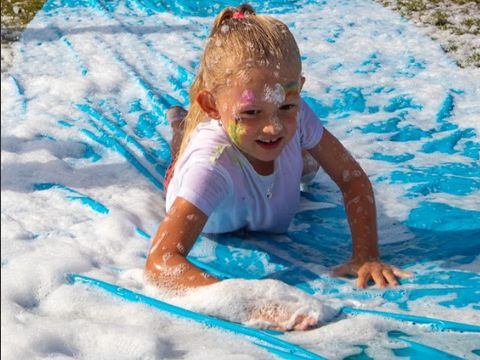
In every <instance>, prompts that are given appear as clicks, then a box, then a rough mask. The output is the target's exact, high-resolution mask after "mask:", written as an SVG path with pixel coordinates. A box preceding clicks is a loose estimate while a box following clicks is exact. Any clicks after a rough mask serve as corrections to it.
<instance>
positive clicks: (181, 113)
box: [146, 5, 409, 329]
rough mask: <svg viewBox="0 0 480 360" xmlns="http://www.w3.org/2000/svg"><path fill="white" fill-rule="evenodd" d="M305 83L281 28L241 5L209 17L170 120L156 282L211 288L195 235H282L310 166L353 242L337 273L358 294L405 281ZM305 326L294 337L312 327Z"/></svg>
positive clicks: (150, 262) (357, 171)
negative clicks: (191, 257) (326, 181)
mask: <svg viewBox="0 0 480 360" xmlns="http://www.w3.org/2000/svg"><path fill="white" fill-rule="evenodd" d="M304 81H305V78H304V77H303V76H302V64H301V61H300V53H299V49H298V46H297V44H296V42H295V39H294V38H293V35H292V34H291V32H290V31H289V29H288V28H287V26H286V25H285V24H283V23H282V22H280V21H278V20H276V19H274V18H272V17H269V16H262V15H256V14H255V12H254V10H253V8H252V7H251V6H249V5H242V6H240V7H239V8H237V9H234V8H227V9H225V10H223V11H222V12H221V13H220V14H219V15H218V16H217V18H216V19H215V22H214V24H213V28H212V31H211V34H210V36H209V38H208V41H207V44H206V48H205V52H204V54H203V57H202V61H201V63H200V67H199V70H198V74H197V77H196V79H195V81H194V82H193V85H192V88H191V90H190V101H191V106H190V109H189V111H188V113H186V112H185V110H183V109H181V108H173V109H171V110H170V111H169V113H168V114H167V117H168V119H169V121H170V122H171V123H172V128H173V131H174V136H173V139H172V154H173V155H174V158H175V159H176V160H175V161H174V162H173V163H172V165H171V167H170V169H169V172H168V175H167V176H166V181H165V191H166V193H167V198H166V208H167V215H166V216H165V218H164V220H163V221H162V222H161V224H160V226H159V228H158V231H157V233H156V235H155V237H154V238H153V241H152V247H151V250H150V252H149V255H148V258H147V261H146V274H147V276H148V278H149V279H150V280H151V281H153V282H154V283H155V284H157V285H159V286H163V287H169V288H175V289H178V288H192V287H198V286H204V285H210V284H213V283H215V282H218V281H219V280H217V279H216V278H214V277H213V276H211V275H209V274H207V273H205V272H203V270H201V269H199V268H197V267H195V266H194V265H192V264H191V263H190V262H189V261H188V260H187V259H186V255H187V254H188V252H189V251H190V249H191V248H192V246H193V244H194V242H195V240H196V239H197V237H198V236H199V234H200V233H201V232H202V231H203V232H205V233H225V232H232V231H236V230H240V229H244V230H249V231H267V232H273V233H281V232H285V231H286V230H287V228H288V226H289V224H290V222H291V220H292V218H293V216H294V214H295V211H296V208H297V206H298V204H299V201H300V183H301V180H302V175H308V173H310V172H311V171H312V170H316V168H317V167H318V165H320V166H321V167H322V168H323V169H324V170H325V172H326V173H327V174H328V175H329V176H330V177H331V178H332V179H333V181H334V182H335V183H336V184H337V185H338V186H339V188H340V189H341V191H342V194H343V198H344V204H345V208H346V213H347V216H348V221H349V224H350V228H351V233H352V242H353V253H352V258H351V260H350V261H349V262H347V263H346V264H344V265H342V266H340V267H339V268H337V269H336V270H335V274H336V275H340V276H341V275H353V276H358V280H357V285H358V287H361V288H364V287H366V286H367V284H368V282H369V280H370V279H373V281H374V282H375V283H376V284H377V285H378V286H379V287H384V286H386V285H392V286H394V285H397V280H396V277H405V276H408V275H409V274H408V273H407V272H404V271H402V270H400V269H398V268H395V267H393V266H390V265H387V264H384V263H382V262H380V260H379V252H378V242H377V230H376V211H375V202H374V195H373V191H372V186H371V184H370V181H369V179H368V177H367V175H366V174H365V173H364V171H363V170H362V168H361V167H360V166H359V164H358V163H357V162H356V161H355V160H354V159H353V158H352V157H351V156H350V154H349V153H348V151H347V150H346V149H345V148H344V147H343V146H342V145H341V144H340V142H339V141H338V140H337V139H336V138H335V137H334V136H333V135H332V134H331V133H330V132H329V131H328V130H327V129H325V128H324V127H323V126H322V125H321V123H320V121H319V119H318V118H317V116H316V115H315V114H314V113H313V111H312V110H311V109H310V108H309V107H308V105H307V104H306V103H305V102H304V101H303V100H302V99H301V97H300V91H301V89H302V86H303V84H304ZM185 115H186V116H185ZM309 157H310V159H309ZM311 157H313V159H314V160H315V161H314V162H313V167H312V161H311V160H312V159H311ZM306 160H310V161H306ZM172 172H173V175H172ZM273 313H274V311H273ZM270 316H271V317H273V318H274V317H275V314H273V315H272V313H271V314H270ZM270 320H271V319H270ZM303 320H304V319H300V320H299V321H297V322H296V324H297V325H298V326H297V327H295V328H296V329H304V328H306V327H308V326H310V325H311V323H309V322H308V321H303Z"/></svg>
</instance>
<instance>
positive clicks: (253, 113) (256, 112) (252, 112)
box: [242, 110, 260, 116]
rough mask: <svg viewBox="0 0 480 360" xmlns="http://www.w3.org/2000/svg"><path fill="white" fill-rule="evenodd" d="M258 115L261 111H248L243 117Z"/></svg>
mask: <svg viewBox="0 0 480 360" xmlns="http://www.w3.org/2000/svg"><path fill="white" fill-rule="evenodd" d="M258 114H260V110H246V111H243V112H242V115H246V116H256V115H258Z"/></svg>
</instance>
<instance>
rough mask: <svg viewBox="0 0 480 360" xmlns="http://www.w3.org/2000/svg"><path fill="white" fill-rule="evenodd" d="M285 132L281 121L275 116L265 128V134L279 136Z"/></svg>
mask: <svg viewBox="0 0 480 360" xmlns="http://www.w3.org/2000/svg"><path fill="white" fill-rule="evenodd" d="M282 130H283V125H282V122H281V121H280V119H279V118H278V117H277V116H276V115H274V116H272V117H271V119H270V121H269V122H268V123H267V124H266V125H265V126H264V128H263V132H264V133H265V134H270V135H277V134H279V133H280V132H281V131H282Z"/></svg>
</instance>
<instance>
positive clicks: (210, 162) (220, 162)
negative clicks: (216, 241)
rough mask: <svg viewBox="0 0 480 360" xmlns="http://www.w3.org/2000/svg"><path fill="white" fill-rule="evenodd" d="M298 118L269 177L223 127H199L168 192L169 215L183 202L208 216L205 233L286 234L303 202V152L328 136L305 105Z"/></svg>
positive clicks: (210, 123) (213, 124)
mask: <svg viewBox="0 0 480 360" xmlns="http://www.w3.org/2000/svg"><path fill="white" fill-rule="evenodd" d="M298 118H299V120H298V124H297V130H296V132H295V135H294V136H293V137H292V139H291V140H290V141H289V143H288V144H287V145H286V146H285V147H284V148H283V150H282V152H281V153H280V156H279V157H278V158H277V159H275V167H274V172H273V174H271V175H267V176H262V175H259V174H258V173H257V172H256V171H255V169H254V168H253V166H252V165H251V164H250V163H249V162H248V160H247V159H246V157H245V156H244V155H243V154H242V152H241V151H240V150H239V149H238V148H237V147H236V146H235V145H234V144H233V142H232V141H231V140H230V138H229V137H228V135H227V134H226V132H225V130H224V129H223V128H222V126H221V125H220V124H219V122H218V121H216V120H210V121H207V122H204V123H201V124H199V125H198V126H197V128H196V129H195V130H194V131H193V133H192V136H191V138H190V142H189V144H188V146H187V148H186V150H185V152H184V153H183V155H182V157H181V158H180V159H179V160H178V163H177V165H176V167H175V173H174V175H173V177H172V179H171V181H170V184H169V186H168V192H167V199H166V208H167V211H168V210H169V209H170V207H171V206H172V204H173V202H174V201H175V199H176V198H177V197H182V198H184V199H185V200H187V201H189V202H191V203H192V204H193V205H195V206H196V207H197V208H199V209H200V210H201V211H202V212H203V213H205V214H206V215H207V216H208V221H207V223H206V225H205V227H204V229H203V232H205V233H225V232H231V231H236V230H240V229H245V230H250V231H266V232H274V233H281V232H285V231H286V230H287V229H288V226H289V224H290V222H291V221H292V219H293V216H294V214H295V212H296V211H297V209H298V205H299V202H300V179H301V175H302V170H303V159H302V149H311V148H312V147H314V146H315V145H317V143H318V142H319V141H320V139H321V137H322V134H323V126H322V124H321V122H320V120H319V119H318V117H317V116H316V115H315V114H314V113H313V111H312V110H311V109H310V107H309V106H308V105H307V104H306V103H305V102H304V101H303V100H302V101H301V105H300V114H299V117H298Z"/></svg>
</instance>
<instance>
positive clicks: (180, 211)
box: [145, 197, 219, 290]
mask: <svg viewBox="0 0 480 360" xmlns="http://www.w3.org/2000/svg"><path fill="white" fill-rule="evenodd" d="M207 219H208V217H207V216H206V215H205V214H204V213H203V212H202V211H201V210H199V209H198V208H197V207H196V206H194V205H193V204H192V203H190V202H189V201H187V200H185V199H183V198H180V197H178V198H177V199H176V200H175V202H174V203H173V204H172V206H171V208H170V211H169V212H168V213H167V215H166V216H165V218H164V219H163V221H162V222H161V223H160V226H159V227H158V230H157V233H156V234H155V236H154V238H153V240H152V246H151V248H150V251H149V253H148V257H147V261H146V264H145V273H146V275H147V277H148V278H149V280H151V281H153V282H154V283H155V284H156V285H158V286H161V287H167V288H171V289H172V290H179V289H185V288H191V287H197V286H203V285H209V284H213V283H215V282H218V281H219V280H218V279H216V278H214V277H212V276H211V275H210V274H207V273H206V272H204V271H203V270H201V269H199V268H198V267H196V266H194V265H192V264H191V263H190V262H189V261H188V260H187V259H186V258H185V257H186V256H187V254H188V253H189V251H190V250H191V248H192V247H193V244H194V243H195V240H196V239H197V237H198V235H200V232H201V231H202V229H203V227H204V226H205V224H206V222H207Z"/></svg>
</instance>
